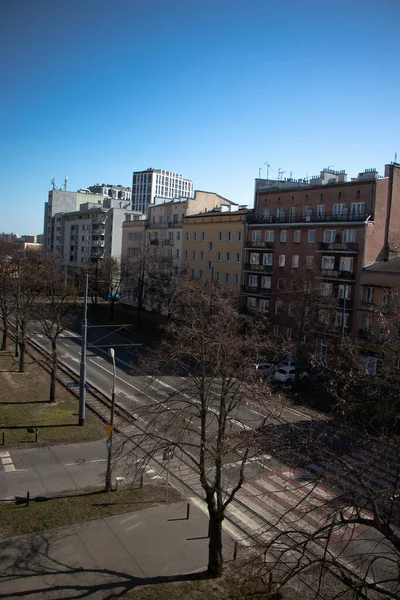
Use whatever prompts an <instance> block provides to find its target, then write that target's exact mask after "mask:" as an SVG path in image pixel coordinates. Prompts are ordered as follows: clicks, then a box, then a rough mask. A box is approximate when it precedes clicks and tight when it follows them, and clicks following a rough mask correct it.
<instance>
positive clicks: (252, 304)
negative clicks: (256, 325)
mask: <svg viewBox="0 0 400 600" xmlns="http://www.w3.org/2000/svg"><path fill="white" fill-rule="evenodd" d="M247 308H253V309H255V308H257V300H256V299H255V298H251V296H249V297H248V298H247Z"/></svg>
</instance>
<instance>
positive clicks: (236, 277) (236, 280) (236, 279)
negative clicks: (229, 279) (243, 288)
mask: <svg viewBox="0 0 400 600" xmlns="http://www.w3.org/2000/svg"><path fill="white" fill-rule="evenodd" d="M235 283H239V275H235Z"/></svg>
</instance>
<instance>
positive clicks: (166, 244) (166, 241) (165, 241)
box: [164, 240, 174, 246]
mask: <svg viewBox="0 0 400 600" xmlns="http://www.w3.org/2000/svg"><path fill="white" fill-rule="evenodd" d="M173 245H174V240H164V246H173Z"/></svg>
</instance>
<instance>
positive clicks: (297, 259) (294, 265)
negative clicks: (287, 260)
mask: <svg viewBox="0 0 400 600" xmlns="http://www.w3.org/2000/svg"><path fill="white" fill-rule="evenodd" d="M299 263H300V256H299V254H293V256H292V269H298V268H299Z"/></svg>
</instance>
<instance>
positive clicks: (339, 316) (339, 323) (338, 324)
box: [335, 311, 349, 327]
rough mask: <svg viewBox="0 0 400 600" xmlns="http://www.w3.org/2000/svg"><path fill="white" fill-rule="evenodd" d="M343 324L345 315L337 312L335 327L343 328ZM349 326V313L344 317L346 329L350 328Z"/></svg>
mask: <svg viewBox="0 0 400 600" xmlns="http://www.w3.org/2000/svg"><path fill="white" fill-rule="evenodd" d="M342 323H343V313H342V312H341V311H340V312H339V311H337V312H336V313H335V327H342ZM348 326H349V313H345V315H344V327H348Z"/></svg>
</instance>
